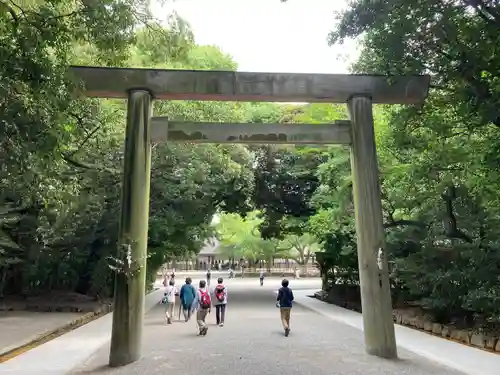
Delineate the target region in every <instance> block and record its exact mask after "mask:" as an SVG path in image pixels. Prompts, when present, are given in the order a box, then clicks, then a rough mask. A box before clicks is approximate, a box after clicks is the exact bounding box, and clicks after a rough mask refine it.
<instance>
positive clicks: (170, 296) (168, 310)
mask: <svg viewBox="0 0 500 375" xmlns="http://www.w3.org/2000/svg"><path fill="white" fill-rule="evenodd" d="M174 284H175V282H174V280H172V279H171V280H170V282H169V285H168V286H167V287H166V289H165V294H164V296H163V303H164V304H165V324H172V318H173V317H174V307H175V296H176V295H177V294H178V292H177V288H176V287H175V285H174Z"/></svg>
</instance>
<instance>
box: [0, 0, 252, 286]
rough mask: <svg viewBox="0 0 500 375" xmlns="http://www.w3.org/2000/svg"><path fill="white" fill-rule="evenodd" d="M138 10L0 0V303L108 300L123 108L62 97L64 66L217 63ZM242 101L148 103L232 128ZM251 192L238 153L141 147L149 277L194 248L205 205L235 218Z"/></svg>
mask: <svg viewBox="0 0 500 375" xmlns="http://www.w3.org/2000/svg"><path fill="white" fill-rule="evenodd" d="M147 9H148V4H147V3H145V2H140V1H132V0H130V1H129V0H110V1H105V2H102V1H101V2H90V3H89V2H84V3H79V2H76V3H75V2H71V1H70V2H68V1H58V2H46V1H27V2H19V3H15V2H0V15H1V19H0V39H1V41H0V57H1V58H2V61H3V62H4V64H3V65H2V68H1V69H0V80H1V81H0V82H1V84H0V90H1V94H2V100H1V101H0V121H1V123H2V126H0V132H1V134H0V165H1V168H0V295H3V294H9V293H15V294H29V293H33V292H44V291H51V290H54V289H63V290H69V291H76V292H79V293H87V294H91V295H102V296H106V295H109V294H110V293H111V292H112V290H111V289H112V285H113V283H112V278H113V274H112V271H111V269H110V264H109V259H108V258H109V257H110V256H112V255H114V254H115V253H116V251H117V229H118V218H119V215H120V212H119V209H120V207H119V198H120V185H121V169H122V167H121V163H122V156H123V155H122V154H123V141H124V140H123V134H124V124H125V103H124V102H122V101H117V100H95V99H85V98H80V97H76V96H75V94H74V92H75V87H74V84H73V83H72V82H71V81H69V80H68V79H67V77H68V74H67V68H68V66H69V65H70V64H87V65H112V66H117V65H118V66H120V65H123V66H136V67H164V68H174V67H175V68H181V67H182V68H188V69H195V68H197V69H229V70H232V69H234V68H235V67H236V64H235V62H234V61H232V59H231V58H230V57H229V56H227V55H226V54H224V53H222V52H221V51H220V50H219V49H218V48H217V47H213V46H198V45H196V44H195V42H194V37H193V35H192V33H191V31H190V30H189V27H188V25H187V24H186V23H185V22H183V21H182V20H181V19H179V18H178V17H176V16H175V15H173V16H172V17H170V19H169V25H168V26H167V27H166V28H165V27H162V26H160V25H159V24H158V23H157V22H156V21H155V20H153V19H152V17H151V16H150V15H149V14H148V11H147ZM251 112H252V111H251V110H250V108H249V107H248V106H244V105H237V104H234V103H216V102H202V103H201V102H157V103H155V113H156V114H158V115H163V116H169V117H170V118H176V119H177V118H178V119H189V120H195V121H196V120H206V121H243V120H244V119H246V118H247V116H251ZM252 189H253V173H252V170H251V158H250V154H249V152H248V151H247V150H246V148H244V147H240V146H222V145H198V146H196V145H189V144H158V145H154V146H153V157H152V180H151V204H150V209H151V212H150V214H151V215H150V231H149V247H150V251H149V258H148V273H149V275H150V277H154V274H155V272H156V270H157V269H158V267H159V266H160V265H161V264H163V263H164V262H165V261H166V260H168V259H171V258H172V257H175V256H183V255H185V254H188V253H196V252H197V251H198V250H199V249H200V247H201V245H202V243H203V241H204V240H205V239H206V238H207V237H210V236H211V235H212V233H213V229H212V227H211V226H210V222H211V220H212V216H213V214H214V213H215V212H217V211H219V210H222V211H224V210H227V211H229V212H231V211H236V212H242V213H244V212H246V211H248V210H249V209H250V207H249V204H248V198H247V197H248V196H249V195H250V194H251V192H252Z"/></svg>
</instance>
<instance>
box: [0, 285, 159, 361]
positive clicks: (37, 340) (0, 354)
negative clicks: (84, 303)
mask: <svg viewBox="0 0 500 375" xmlns="http://www.w3.org/2000/svg"><path fill="white" fill-rule="evenodd" d="M157 290H158V289H157V288H154V289H153V290H151V291H150V292H148V293H147V294H146V296H147V295H148V294H152V293H154V292H156V291H157ZM112 311H113V305H111V304H107V305H101V306H100V307H99V308H97V309H95V310H94V311H93V312H89V313H85V314H83V315H82V316H79V317H78V318H76V319H73V320H71V321H70V322H68V323H65V324H63V325H61V326H59V327H56V328H53V329H49V330H46V331H45V332H43V333H40V334H37V335H34V336H32V337H30V338H28V339H26V340H23V341H22V342H21V343H17V344H14V345H11V346H8V347H7V348H3V349H1V351H0V364H1V363H2V362H5V361H8V360H10V359H12V358H14V357H16V356H17V355H18V354H14V353H15V352H18V351H20V352H21V353H19V354H22V352H25V351H26V350H23V349H25V348H26V347H29V349H27V350H30V349H32V348H33V347H36V346H39V345H42V344H44V343H45V342H48V341H50V340H52V339H55V338H56V337H59V336H62V335H63V334H65V333H67V332H70V331H73V330H74V329H76V328H79V327H81V326H83V325H85V324H87V323H90V322H92V321H94V320H96V319H98V318H101V317H103V316H105V315H107V314H109V313H110V312H112ZM5 357H7V358H5Z"/></svg>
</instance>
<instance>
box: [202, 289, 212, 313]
mask: <svg viewBox="0 0 500 375" xmlns="http://www.w3.org/2000/svg"><path fill="white" fill-rule="evenodd" d="M200 306H201V308H202V309H209V308H210V306H211V301H210V294H208V292H207V291H203V290H202V289H200Z"/></svg>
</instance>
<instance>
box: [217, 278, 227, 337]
mask: <svg viewBox="0 0 500 375" xmlns="http://www.w3.org/2000/svg"><path fill="white" fill-rule="evenodd" d="M223 282H224V280H223V279H222V277H219V278H218V279H217V286H216V287H215V289H214V297H215V302H214V305H215V320H216V321H217V325H218V326H219V327H224V318H225V316H226V305H227V288H226V286H225V285H224V284H223Z"/></svg>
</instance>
